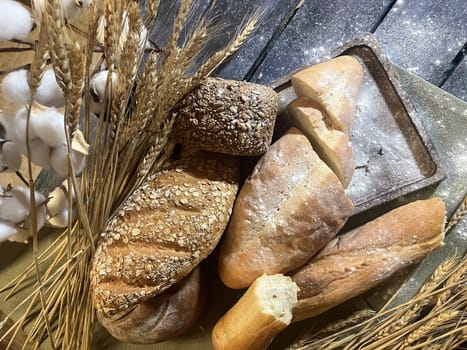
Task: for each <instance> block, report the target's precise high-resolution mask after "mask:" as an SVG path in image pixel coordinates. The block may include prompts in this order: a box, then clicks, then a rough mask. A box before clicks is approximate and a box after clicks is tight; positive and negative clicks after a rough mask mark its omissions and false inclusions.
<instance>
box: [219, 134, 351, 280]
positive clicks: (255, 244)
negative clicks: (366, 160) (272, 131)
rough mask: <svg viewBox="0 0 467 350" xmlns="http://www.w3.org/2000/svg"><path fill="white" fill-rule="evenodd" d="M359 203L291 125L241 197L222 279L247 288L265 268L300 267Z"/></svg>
mask: <svg viewBox="0 0 467 350" xmlns="http://www.w3.org/2000/svg"><path fill="white" fill-rule="evenodd" d="M353 209H354V207H353V204H352V202H351V201H350V200H349V199H348V198H347V196H346V195H345V192H344V189H343V188H342V185H341V183H340V182H339V180H338V179H337V177H336V176H335V175H334V173H333V172H332V171H331V170H330V169H329V168H328V167H327V166H326V165H325V164H324V163H323V162H322V161H321V160H320V159H319V157H318V156H317V155H316V153H315V152H314V151H313V148H312V147H311V145H310V143H309V141H308V140H307V138H306V137H305V136H304V135H303V134H302V133H301V132H300V131H299V130H298V129H296V128H292V129H290V130H289V131H288V132H287V133H286V134H285V135H284V136H283V137H282V138H281V139H279V140H278V141H277V142H276V143H274V144H273V145H272V146H271V148H270V150H269V151H268V152H267V153H266V154H265V155H264V156H263V158H262V159H261V160H260V161H259V162H258V164H257V165H256V167H255V169H254V171H253V173H252V174H251V175H250V177H249V178H248V179H247V181H246V182H245V184H244V185H243V187H242V189H241V191H240V193H239V195H238V197H237V201H236V203H235V207H234V210H233V214H232V218H231V221H230V224H229V227H228V229H227V231H226V234H225V235H224V240H223V242H222V245H221V251H220V255H219V275H220V277H221V279H222V281H223V282H224V283H225V284H226V285H227V286H229V287H231V288H244V287H248V286H249V285H250V284H251V283H253V281H254V280H255V279H256V278H258V277H259V276H261V275H262V274H264V273H266V274H275V273H285V272H288V271H291V270H293V269H296V268H298V267H299V266H301V265H302V264H304V263H305V262H306V261H307V260H308V259H309V258H310V257H311V256H313V255H314V254H315V253H317V252H318V251H319V250H320V249H321V248H322V247H323V246H324V245H325V244H326V243H328V242H329V241H330V240H331V239H332V238H334V236H335V234H336V233H337V232H338V230H339V229H340V228H341V227H342V226H343V224H344V223H345V221H346V220H347V218H348V217H349V216H350V215H351V214H352V212H353Z"/></svg>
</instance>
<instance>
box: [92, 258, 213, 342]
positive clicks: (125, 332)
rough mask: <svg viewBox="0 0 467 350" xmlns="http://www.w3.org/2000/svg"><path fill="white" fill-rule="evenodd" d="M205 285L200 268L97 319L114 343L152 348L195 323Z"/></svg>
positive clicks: (200, 307) (98, 314) (202, 301)
mask: <svg viewBox="0 0 467 350" xmlns="http://www.w3.org/2000/svg"><path fill="white" fill-rule="evenodd" d="M205 289H206V288H205V281H204V278H202V273H201V268H200V267H197V268H195V269H194V270H193V271H192V272H191V273H190V274H189V275H188V276H187V277H185V278H184V279H182V280H181V281H180V282H178V283H176V284H175V285H174V286H172V287H170V288H169V289H167V290H166V291H165V292H163V293H162V294H159V295H156V296H155V297H152V298H149V299H147V300H146V301H143V302H141V303H139V304H137V305H134V306H132V307H131V308H130V309H128V310H125V311H123V312H120V313H117V314H115V315H112V316H108V315H105V314H103V313H102V312H99V311H98V312H97V313H96V314H97V318H98V319H99V321H100V322H101V323H102V325H103V326H104V327H105V328H106V329H107V330H108V331H109V333H110V334H112V335H113V336H114V337H115V338H116V339H118V340H120V341H123V342H126V343H133V344H153V343H158V342H161V341H164V340H167V339H171V338H174V337H176V336H179V335H181V334H183V333H185V332H186V331H188V330H189V329H190V328H191V327H192V326H193V325H194V324H195V323H196V321H197V320H198V318H199V316H200V314H201V311H202V309H203V306H204V304H205V297H206V293H205Z"/></svg>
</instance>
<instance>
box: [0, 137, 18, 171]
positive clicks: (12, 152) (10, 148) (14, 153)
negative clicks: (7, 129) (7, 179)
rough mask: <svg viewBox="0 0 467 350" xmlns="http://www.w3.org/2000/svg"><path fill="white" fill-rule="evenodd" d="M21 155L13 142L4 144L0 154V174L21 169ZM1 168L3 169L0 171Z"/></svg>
mask: <svg viewBox="0 0 467 350" xmlns="http://www.w3.org/2000/svg"><path fill="white" fill-rule="evenodd" d="M21 160H22V159H21V153H20V152H19V150H18V147H16V145H15V144H14V143H13V142H5V143H4V144H3V146H2V148H1V154H0V172H1V171H6V172H15V171H18V170H19V168H20V167H21ZM2 168H3V169H2Z"/></svg>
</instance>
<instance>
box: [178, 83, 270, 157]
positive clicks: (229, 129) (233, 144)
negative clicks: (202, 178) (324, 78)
mask: <svg viewBox="0 0 467 350" xmlns="http://www.w3.org/2000/svg"><path fill="white" fill-rule="evenodd" d="M173 113H174V115H175V123H174V127H173V133H172V134H173V137H174V138H175V140H176V141H177V142H178V143H181V144H182V145H185V146H188V147H190V148H195V149H202V150H205V151H211V152H219V153H226V154H234V155H242V156H247V155H262V154H263V153H264V152H266V150H267V149H268V148H269V145H270V144H271V139H272V134H273V131H274V124H275V121H276V113H277V94H276V92H275V91H274V90H273V89H271V88H270V87H268V86H264V85H259V84H254V83H249V82H243V81H235V80H224V79H220V78H207V79H206V80H205V81H203V82H202V83H201V84H200V86H198V87H197V88H196V89H194V90H193V91H192V92H191V93H189V94H188V95H187V96H185V97H184V98H183V99H182V100H181V101H180V102H179V103H178V104H177V105H176V106H175V108H174V110H173Z"/></svg>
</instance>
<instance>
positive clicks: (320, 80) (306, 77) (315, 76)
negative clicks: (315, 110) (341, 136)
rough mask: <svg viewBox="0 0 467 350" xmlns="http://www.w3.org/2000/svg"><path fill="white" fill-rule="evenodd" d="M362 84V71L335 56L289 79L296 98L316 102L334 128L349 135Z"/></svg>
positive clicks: (345, 58) (351, 60) (350, 60)
mask: <svg viewBox="0 0 467 350" xmlns="http://www.w3.org/2000/svg"><path fill="white" fill-rule="evenodd" d="M362 84H363V69H362V66H361V64H360V62H358V60H357V59H356V58H354V57H352V56H345V55H344V56H339V57H336V58H333V59H331V60H329V61H326V62H323V63H319V64H316V65H314V66H311V67H308V68H305V69H303V70H301V71H299V72H297V73H295V74H294V75H293V76H292V85H293V88H294V90H295V93H296V94H297V96H304V97H307V98H309V99H311V100H314V101H316V102H318V103H319V104H320V105H321V106H322V107H323V108H324V110H325V111H326V112H327V113H328V114H329V116H330V117H331V118H332V120H333V122H334V123H335V125H336V126H337V128H338V129H339V130H341V131H343V132H344V133H346V134H349V131H350V128H351V126H352V124H353V119H354V116H355V112H356V104H357V98H358V94H359V93H360V89H361V86H362Z"/></svg>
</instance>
